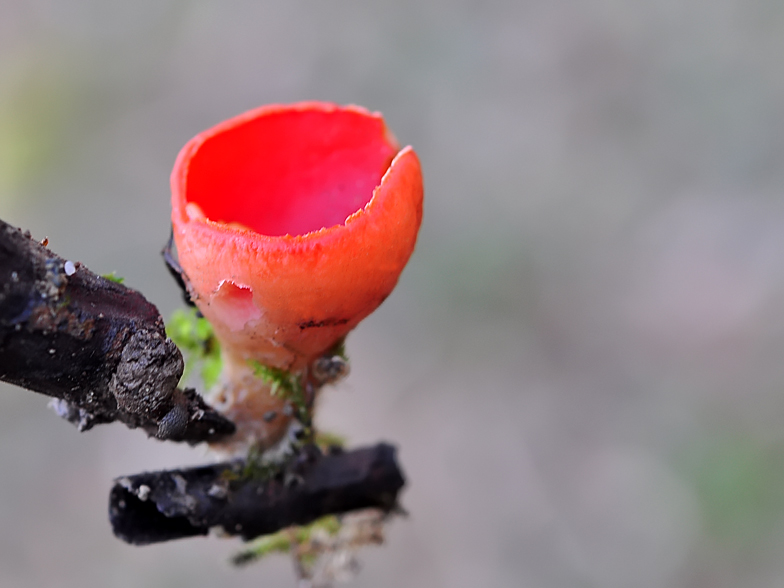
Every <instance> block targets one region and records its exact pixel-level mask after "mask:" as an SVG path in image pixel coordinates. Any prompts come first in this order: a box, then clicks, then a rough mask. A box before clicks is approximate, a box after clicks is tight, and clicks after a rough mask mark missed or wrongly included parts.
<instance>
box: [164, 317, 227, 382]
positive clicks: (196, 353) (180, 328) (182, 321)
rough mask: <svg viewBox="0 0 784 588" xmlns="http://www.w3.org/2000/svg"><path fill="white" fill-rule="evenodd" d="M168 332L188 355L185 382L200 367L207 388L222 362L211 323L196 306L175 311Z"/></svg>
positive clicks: (213, 379)
mask: <svg viewBox="0 0 784 588" xmlns="http://www.w3.org/2000/svg"><path fill="white" fill-rule="evenodd" d="M166 335H168V337H169V338H170V339H171V340H172V341H174V344H175V345H177V347H179V348H180V351H182V353H183V355H184V356H185V371H184V372H183V374H182V380H181V381H182V382H184V381H185V380H187V378H188V376H190V374H191V373H193V369H194V367H196V366H198V367H199V368H200V369H201V371H200V376H201V379H202V381H203V382H204V387H205V388H206V389H209V388H211V387H212V386H214V385H215V383H216V382H217V381H218V376H220V372H221V368H222V366H223V362H222V361H221V354H220V345H219V344H218V340H217V339H216V338H215V333H214V331H213V328H212V325H211V324H210V323H209V321H208V320H207V319H205V318H204V317H202V316H200V315H199V314H198V312H197V311H196V309H188V310H175V311H174V313H173V314H172V316H171V319H170V320H169V323H168V324H167V325H166Z"/></svg>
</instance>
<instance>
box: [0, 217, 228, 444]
mask: <svg viewBox="0 0 784 588" xmlns="http://www.w3.org/2000/svg"><path fill="white" fill-rule="evenodd" d="M182 370H183V360H182V355H181V354H180V352H179V350H178V349H177V347H176V346H175V345H174V343H172V341H171V340H169V339H168V338H167V337H166V332H165V330H164V324H163V319H162V318H161V316H160V314H159V313H158V309H157V308H156V307H155V306H154V305H153V304H151V303H150V302H149V301H148V300H147V299H146V298H144V296H142V295H141V294H140V293H139V292H136V291H135V290H132V289H130V288H127V287H126V286H123V285H122V284H118V283H116V282H113V281H111V280H107V279H105V278H102V277H100V276H98V275H96V274H94V273H92V272H91V271H89V270H88V269H87V268H85V267H84V266H83V265H81V264H80V263H78V262H76V263H73V262H67V261H66V260H64V259H62V258H61V257H59V256H57V255H55V254H54V253H52V252H51V251H49V250H48V249H47V248H46V247H44V246H43V245H41V244H40V243H38V242H36V241H34V240H33V239H32V238H31V237H30V235H29V233H22V231H21V230H20V229H17V228H15V227H12V226H11V225H8V224H7V223H5V222H3V221H0V380H3V381H6V382H10V383H12V384H16V385H18V386H21V387H23V388H27V389H29V390H34V391H35V392H40V393H42V394H46V395H47V396H51V397H53V398H55V399H56V400H55V401H54V402H53V404H54V407H55V410H56V411H57V412H58V414H60V415H61V416H63V417H64V418H66V419H68V420H69V421H70V422H72V423H74V424H75V425H76V426H77V427H78V428H79V430H81V431H86V430H88V429H90V428H91V427H93V426H94V425H96V424H100V423H109V422H113V421H120V422H123V423H125V424H126V425H127V426H129V427H131V428H135V427H140V428H143V429H144V430H145V431H146V432H147V433H148V434H149V435H152V436H156V437H158V438H160V439H169V440H174V441H187V442H189V443H199V442H201V441H207V440H210V441H212V440H216V439H218V438H221V437H224V436H226V435H230V434H232V433H233V432H234V425H233V423H231V422H230V421H229V420H227V419H226V418H225V417H223V416H221V415H220V414H218V413H217V412H215V411H214V410H212V409H211V408H210V407H208V406H207V405H206V404H205V403H204V401H203V400H202V399H201V397H199V396H198V394H196V392H195V391H193V390H184V391H183V390H180V389H178V388H177V383H178V381H179V379H180V376H181V375H182Z"/></svg>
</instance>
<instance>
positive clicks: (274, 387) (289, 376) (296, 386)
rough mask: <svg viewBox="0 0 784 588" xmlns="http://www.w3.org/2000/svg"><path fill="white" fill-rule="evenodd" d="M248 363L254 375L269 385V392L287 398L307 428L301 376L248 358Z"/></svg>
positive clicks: (306, 413) (308, 417)
mask: <svg viewBox="0 0 784 588" xmlns="http://www.w3.org/2000/svg"><path fill="white" fill-rule="evenodd" d="M249 364H250V366H251V367H252V368H253V372H254V373H255V374H256V376H257V377H259V378H261V379H262V380H264V381H265V382H266V383H268V384H269V385H270V394H272V395H273V396H280V397H281V398H283V399H284V400H288V401H289V402H290V403H291V406H292V407H293V408H294V411H295V416H296V417H297V420H299V422H301V423H302V424H303V425H305V427H306V428H307V429H309V427H310V411H309V410H308V406H307V401H306V399H305V388H304V386H303V384H302V380H301V376H300V375H299V374H294V373H292V372H288V371H286V370H282V369H280V368H275V367H270V366H267V365H264V364H261V363H259V362H258V361H254V360H250V362H249Z"/></svg>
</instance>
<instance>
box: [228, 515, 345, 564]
mask: <svg viewBox="0 0 784 588" xmlns="http://www.w3.org/2000/svg"><path fill="white" fill-rule="evenodd" d="M340 527H341V523H340V519H339V518H338V517H336V516H335V515H327V516H325V517H322V518H320V519H317V520H315V521H313V522H312V523H310V524H309V525H303V526H301V527H289V528H288V529H283V530H282V531H278V532H277V533H273V534H271V535H264V536H263V537H259V538H258V539H254V540H253V541H251V542H250V543H249V544H248V546H247V547H246V548H245V549H243V550H242V551H240V552H239V553H237V554H236V555H235V556H234V557H232V558H231V562H232V563H233V564H234V565H238V566H239V565H246V564H249V563H251V562H254V561H256V560H259V559H261V558H262V557H265V556H267V555H269V554H271V553H289V552H290V551H292V550H293V549H295V548H297V547H300V546H301V547H304V549H301V550H300V551H301V552H300V553H299V554H298V557H299V559H300V562H301V563H302V564H303V565H305V566H307V567H310V566H312V565H313V564H315V563H316V560H317V559H318V556H319V553H318V552H317V551H315V550H313V549H311V548H310V545H309V543H310V541H311V539H312V537H313V534H314V533H315V532H317V531H326V533H327V534H328V535H330V536H334V535H336V534H337V532H338V531H340Z"/></svg>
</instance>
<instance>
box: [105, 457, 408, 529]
mask: <svg viewBox="0 0 784 588" xmlns="http://www.w3.org/2000/svg"><path fill="white" fill-rule="evenodd" d="M306 456H307V457H306ZM244 472H247V468H246V467H245V464H244V463H243V462H230V463H221V464H215V465H210V466H204V467H199V468H191V469H184V470H170V471H162V472H152V473H145V474H139V475H136V476H128V477H123V478H119V479H117V480H115V485H114V487H113V488H112V490H111V493H110V498H109V519H110V521H111V523H112V529H113V530H114V534H115V535H116V536H117V537H119V538H120V539H122V540H124V541H127V542H128V543H133V544H135V545H146V544H150V543H158V542H161V541H169V540H171V539H181V538H185V537H194V536H198V535H206V534H207V533H208V532H209V531H210V530H211V529H215V530H217V531H219V532H220V533H221V534H227V535H238V536H240V537H242V538H243V539H252V538H254V537H258V536H260V535H266V534H269V533H274V532H275V531H278V530H280V529H283V528H285V527H289V526H291V525H302V524H307V523H310V522H312V521H314V520H316V519H318V518H319V517H322V516H324V515H327V514H338V513H343V512H348V511H351V510H356V509H361V508H370V507H374V508H381V509H383V510H385V511H390V510H392V509H393V508H394V507H395V506H396V504H397V495H398V493H399V491H400V489H401V488H402V487H403V485H404V483H405V481H404V478H403V474H402V473H401V471H400V468H399V467H398V465H397V462H396V460H395V448H394V447H392V446H391V445H387V444H385V443H380V444H378V445H376V446H374V447H366V448H362V449H356V450H354V451H351V452H347V453H338V454H331V455H321V454H320V453H319V452H318V450H315V449H314V450H313V451H309V452H304V453H303V454H302V456H301V458H300V459H298V460H297V461H296V462H295V463H294V464H292V465H291V466H289V467H288V468H286V469H284V470H283V471H282V472H281V473H279V474H278V475H276V476H274V477H273V478H271V479H261V478H260V477H258V476H256V477H254V476H249V475H248V474H247V473H244Z"/></svg>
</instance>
